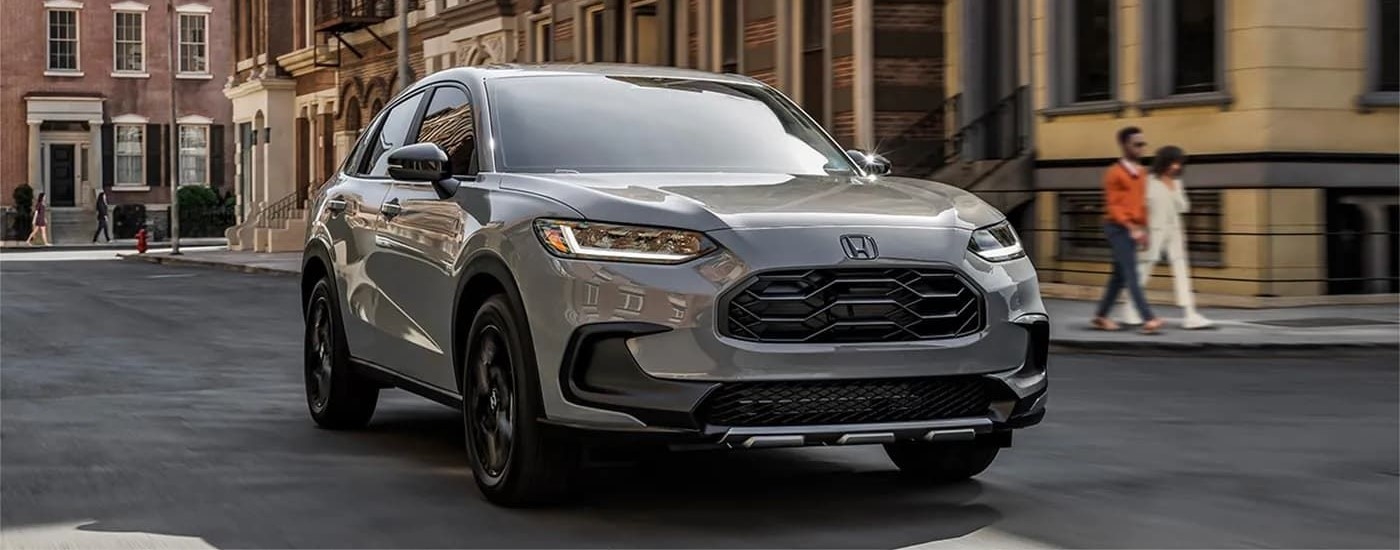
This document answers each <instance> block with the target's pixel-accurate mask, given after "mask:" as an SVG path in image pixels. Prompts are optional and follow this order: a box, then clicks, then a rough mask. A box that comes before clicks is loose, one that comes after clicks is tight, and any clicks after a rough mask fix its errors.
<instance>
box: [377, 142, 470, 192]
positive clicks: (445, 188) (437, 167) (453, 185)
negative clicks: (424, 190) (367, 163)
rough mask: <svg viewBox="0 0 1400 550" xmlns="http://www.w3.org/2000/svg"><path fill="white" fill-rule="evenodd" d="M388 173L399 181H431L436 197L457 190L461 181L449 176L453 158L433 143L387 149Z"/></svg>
mask: <svg viewBox="0 0 1400 550" xmlns="http://www.w3.org/2000/svg"><path fill="white" fill-rule="evenodd" d="M388 164H389V177H391V178H394V179H396V180H399V181H411V182H420V183H422V182H427V183H431V184H433V189H436V190H437V192H438V197H439V198H444V199H445V198H448V197H451V196H453V195H455V194H457V188H458V187H461V186H462V182H459V181H457V178H454V177H452V161H451V159H449V158H448V157H447V152H446V151H443V150H442V148H441V147H438V146H437V144H434V143H415V144H413V145H405V146H403V147H399V148H398V149H394V150H393V151H390V152H389V162H388Z"/></svg>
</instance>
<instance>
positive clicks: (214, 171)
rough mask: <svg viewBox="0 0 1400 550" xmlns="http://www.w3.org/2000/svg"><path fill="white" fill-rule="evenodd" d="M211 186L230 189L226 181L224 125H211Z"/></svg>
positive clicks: (220, 189) (221, 189)
mask: <svg viewBox="0 0 1400 550" xmlns="http://www.w3.org/2000/svg"><path fill="white" fill-rule="evenodd" d="M209 187H212V188H214V189H217V190H219V191H223V190H224V189H228V188H229V186H228V182H226V181H224V125H223V124H215V125H213V126H210V127H209Z"/></svg>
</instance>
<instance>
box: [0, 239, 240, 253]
mask: <svg viewBox="0 0 1400 550" xmlns="http://www.w3.org/2000/svg"><path fill="white" fill-rule="evenodd" d="M147 244H148V246H150V247H151V248H170V241H168V240H167V241H151V242H149V243H147ZM180 246H182V247H184V246H190V247H196V246H228V239H225V238H223V237H209V238H193V239H180ZM44 250H50V251H52V250H71V251H78V250H111V251H113V252H120V251H124V250H131V251H134V250H136V239H112V240H111V241H107V242H100V243H57V244H51V245H48V246H30V245H28V244H26V243H25V242H24V241H0V252H4V253H5V254H9V253H12V252H39V251H44Z"/></svg>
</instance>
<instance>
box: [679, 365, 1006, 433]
mask: <svg viewBox="0 0 1400 550" xmlns="http://www.w3.org/2000/svg"><path fill="white" fill-rule="evenodd" d="M990 406H991V399H990V397H989V396H988V393H987V388H986V383H985V381H984V380H982V379H981V378H980V377H962V376H960V377H939V378H899V379H885V380H820V381H803V382H739V383H731V384H724V385H722V386H720V388H719V389H718V390H716V391H715V393H714V394H713V395H711V396H710V397H709V398H708V399H706V401H705V404H704V406H703V408H702V410H701V415H702V418H703V419H704V421H705V422H706V423H708V424H711V425H715V426H802V425H812V424H862V423H872V422H912V421H920V420H939V419H945V418H964V417H969V416H983V415H986V414H987V410H988V407H990Z"/></svg>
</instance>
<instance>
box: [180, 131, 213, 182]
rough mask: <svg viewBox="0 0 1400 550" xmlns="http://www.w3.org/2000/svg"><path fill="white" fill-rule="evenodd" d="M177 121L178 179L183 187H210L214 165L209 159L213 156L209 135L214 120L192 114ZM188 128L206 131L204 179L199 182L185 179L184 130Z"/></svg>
mask: <svg viewBox="0 0 1400 550" xmlns="http://www.w3.org/2000/svg"><path fill="white" fill-rule="evenodd" d="M176 122H177V123H176V125H175V136H176V138H175V142H176V143H175V144H176V149H177V150H176V152H175V154H176V159H177V163H176V167H175V169H176V170H177V171H178V172H177V173H178V177H179V179H178V180H177V181H179V183H180V186H181V187H184V186H186V185H203V186H206V187H208V186H209V170H210V168H212V166H211V165H210V164H209V159H210V156H211V155H210V149H209V148H210V142H209V137H210V136H209V132H210V125H211V124H212V123H213V121H212V120H210V119H208V118H205V117H201V116H196V115H190V116H183V117H180V119H179V120H178V121H176ZM186 128H193V129H199V130H201V131H203V132H204V181H199V182H186V181H185V152H184V150H185V136H184V133H183V131H184V130H185V129H186Z"/></svg>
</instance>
